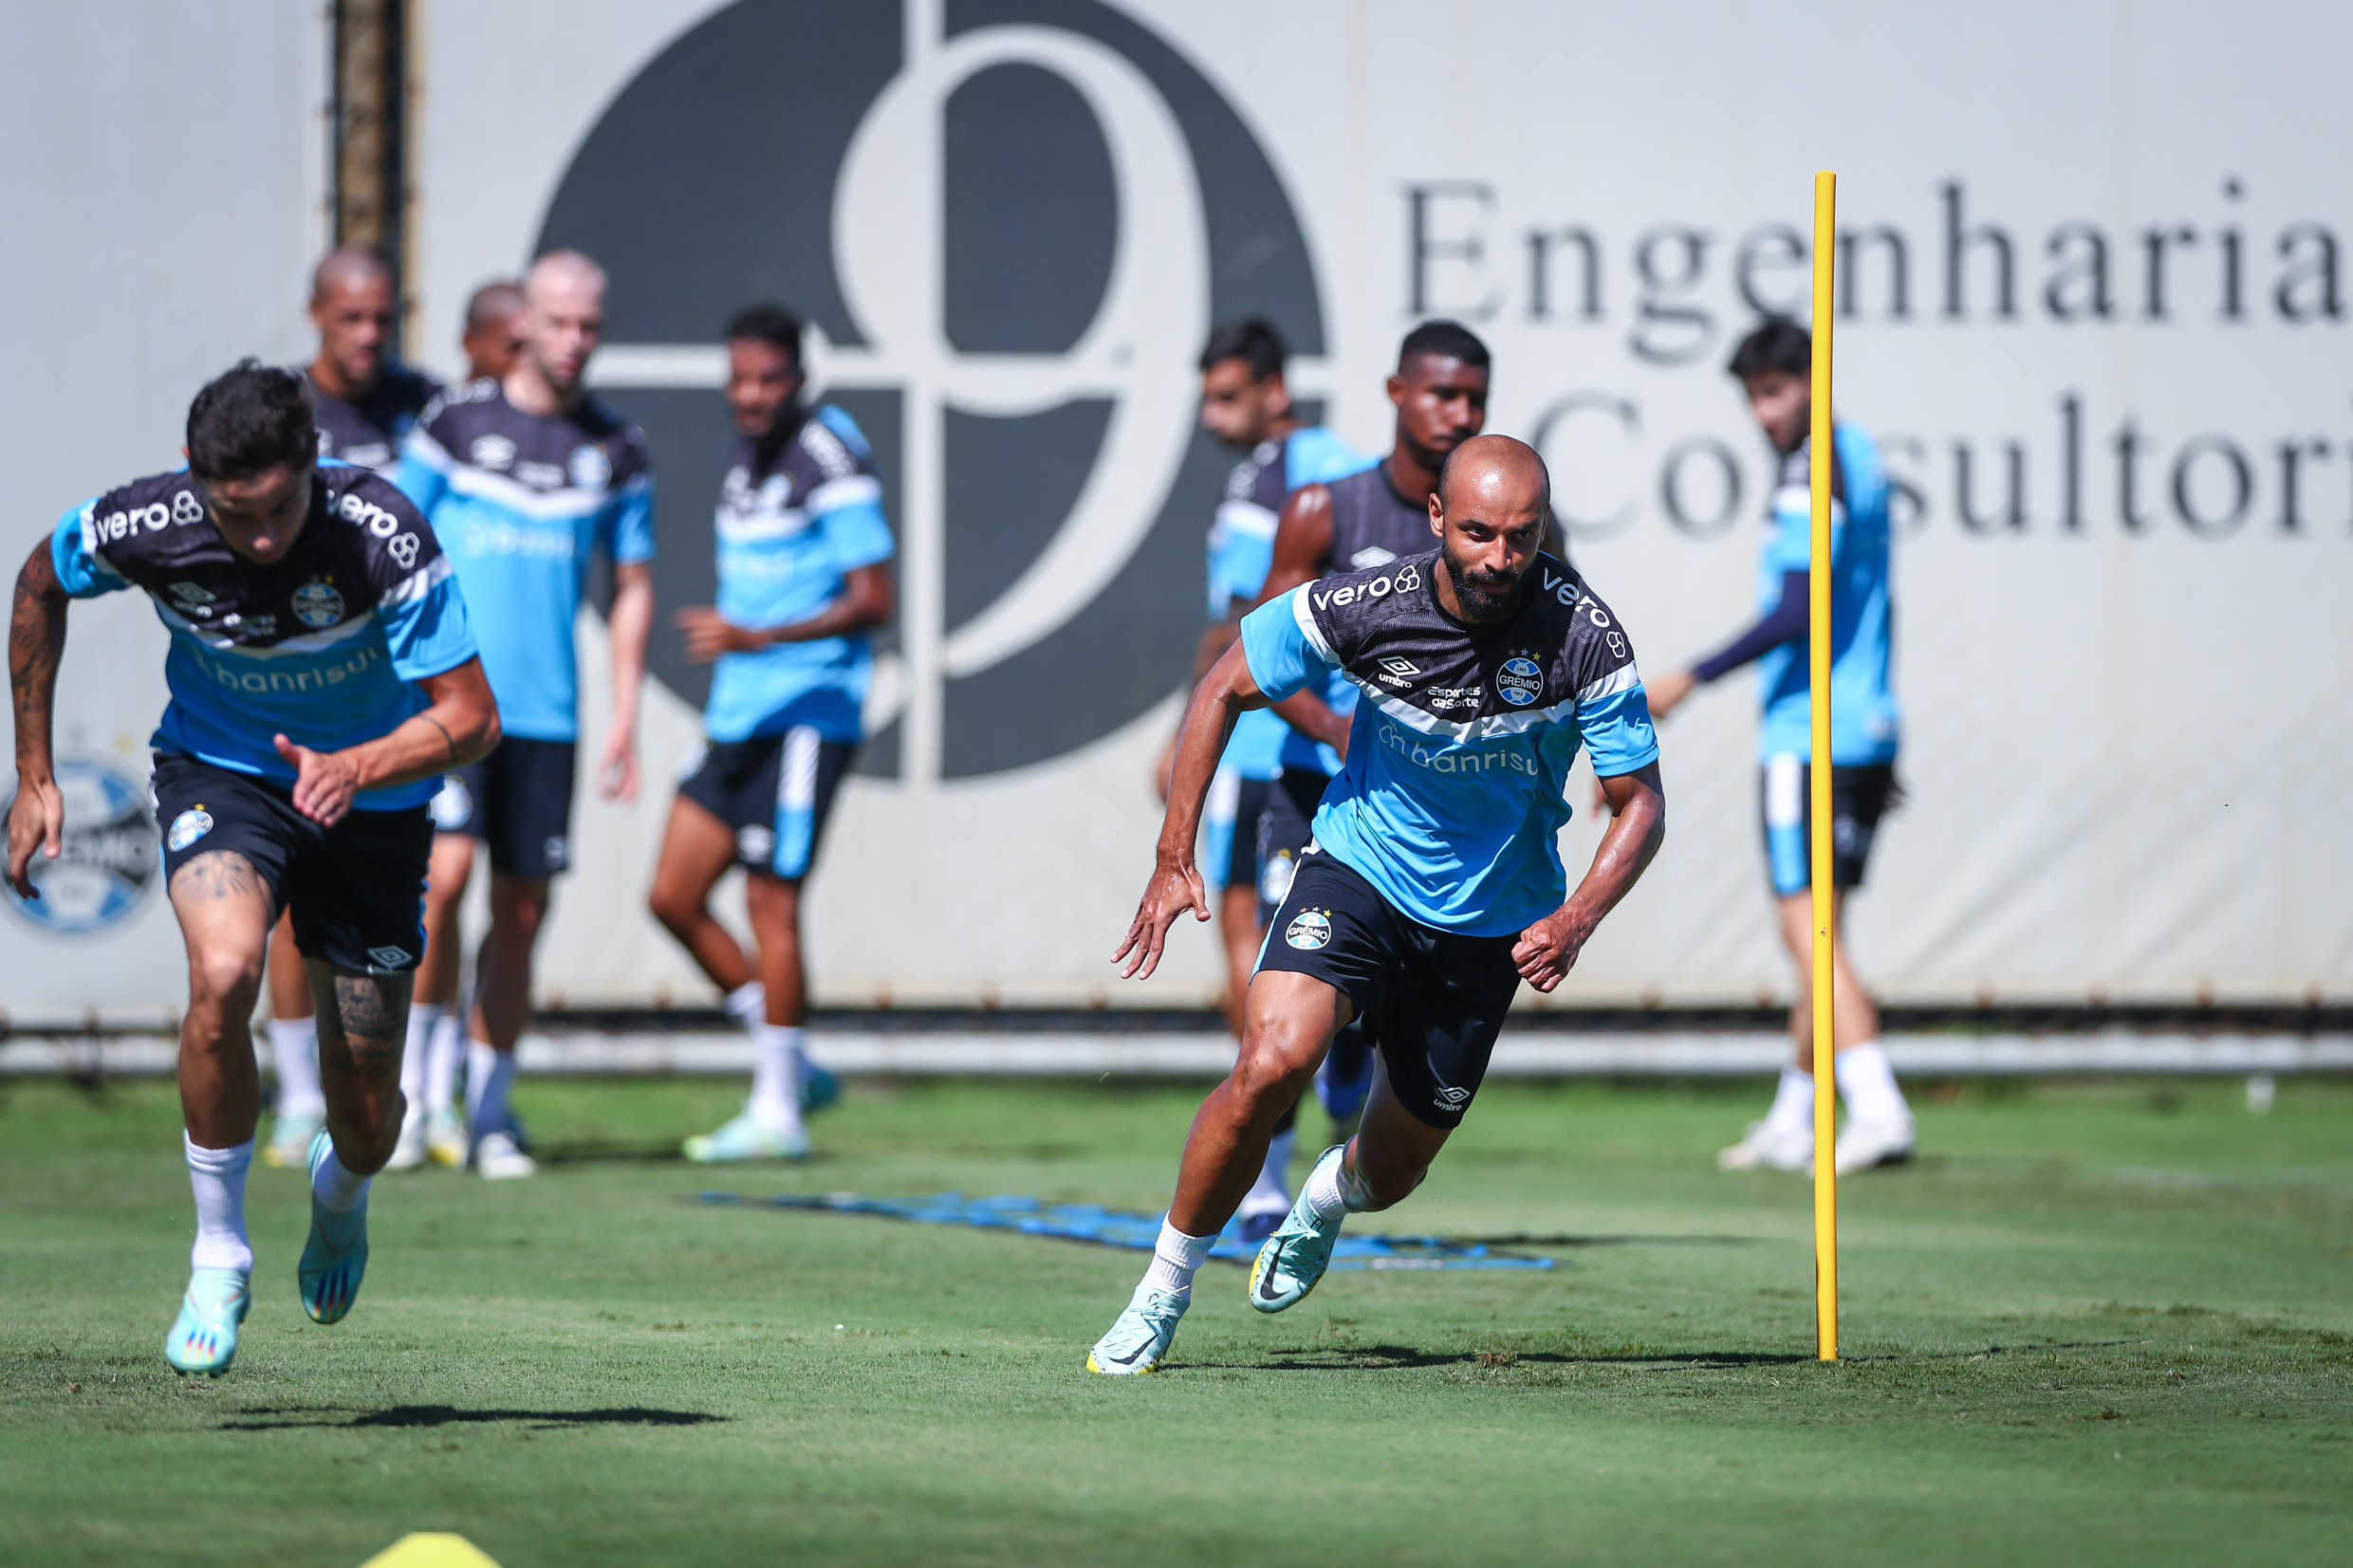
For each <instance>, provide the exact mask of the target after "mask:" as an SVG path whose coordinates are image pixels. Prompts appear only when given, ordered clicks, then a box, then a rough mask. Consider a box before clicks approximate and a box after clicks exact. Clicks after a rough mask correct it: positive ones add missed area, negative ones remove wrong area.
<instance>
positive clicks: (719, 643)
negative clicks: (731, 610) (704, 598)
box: [672, 605, 768, 664]
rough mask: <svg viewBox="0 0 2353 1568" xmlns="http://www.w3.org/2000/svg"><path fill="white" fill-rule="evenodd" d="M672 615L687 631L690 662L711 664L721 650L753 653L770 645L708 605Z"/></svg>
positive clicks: (681, 628) (677, 623)
mask: <svg viewBox="0 0 2353 1568" xmlns="http://www.w3.org/2000/svg"><path fill="white" fill-rule="evenodd" d="M672 619H673V620H674V621H675V622H676V625H677V628H678V630H679V631H681V632H684V633H685V634H686V657H687V662H689V663H690V664H709V663H710V662H711V661H712V660H713V659H715V658H717V657H718V656H719V655H721V654H754V653H757V652H759V651H760V650H761V649H762V648H765V647H767V646H768V643H767V641H766V640H765V639H763V638H760V637H757V636H754V635H753V634H751V633H750V632H747V631H745V630H744V629H743V628H742V627H740V626H738V625H736V624H735V623H734V622H733V621H732V620H729V619H728V618H726V617H725V616H722V615H720V614H719V612H718V611H716V610H714V609H712V608H711V607H710V606H709V605H702V606H700V607H698V608H695V609H691V610H680V611H679V612H678V613H677V614H676V616H674V617H672Z"/></svg>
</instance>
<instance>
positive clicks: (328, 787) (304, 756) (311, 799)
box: [269, 735, 360, 827]
mask: <svg viewBox="0 0 2353 1568" xmlns="http://www.w3.org/2000/svg"><path fill="white" fill-rule="evenodd" d="M269 739H270V744H271V745H272V746H275V747H277V748H278V755H279V756H281V757H284V758H285V759H286V760H287V762H289V763H292V764H293V765H294V809H295V810H297V811H299V812H301V813H302V814H303V815H304V816H306V817H307V818H309V819H310V820H311V821H314V822H316V823H318V824H319V825H320V826H321V827H333V826H334V825H335V824H336V823H337V822H340V821H343V818H344V817H345V816H347V815H349V813H350V811H351V798H352V797H353V796H354V795H357V794H359V793H360V765H359V764H358V763H355V762H353V761H352V760H351V758H350V756H349V754H348V753H346V752H342V751H313V750H311V749H310V747H306V746H296V745H295V744H294V743H293V742H292V741H289V740H287V738H286V737H285V736H284V735H272V736H271V737H270V738H269Z"/></svg>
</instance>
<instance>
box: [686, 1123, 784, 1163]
mask: <svg viewBox="0 0 2353 1568" xmlns="http://www.w3.org/2000/svg"><path fill="white" fill-rule="evenodd" d="M808 1152H809V1140H808V1134H807V1133H806V1132H804V1131H802V1130H801V1129H799V1128H797V1127H796V1128H794V1129H793V1130H792V1131H791V1132H789V1133H780V1132H777V1131H776V1130H775V1129H773V1128H770V1127H764V1126H762V1125H761V1124H760V1123H758V1122H756V1121H754V1120H752V1119H751V1113H750V1112H749V1111H747V1112H745V1113H744V1114H743V1115H742V1116H737V1117H736V1118H735V1119H734V1120H733V1121H731V1122H729V1123H728V1124H727V1125H726V1126H724V1127H722V1128H720V1129H719V1130H718V1131H717V1132H715V1133H697V1134H695V1136H693V1137H691V1138H689V1139H687V1140H686V1157H687V1158H688V1159H691V1160H693V1161H694V1162H695V1164H697V1165H727V1164H732V1163H733V1162H734V1161H737V1160H805V1159H806V1158H808Z"/></svg>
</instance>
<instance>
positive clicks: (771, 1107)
mask: <svg viewBox="0 0 2353 1568" xmlns="http://www.w3.org/2000/svg"><path fill="white" fill-rule="evenodd" d="M751 1041H752V1045H753V1048H754V1049H755V1050H756V1051H757V1052H758V1053H759V1054H758V1056H757V1057H756V1058H755V1059H754V1061H753V1063H752V1068H751V1107H750V1109H751V1119H752V1120H754V1121H756V1122H758V1123H759V1124H760V1125H761V1126H763V1127H765V1128H767V1129H768V1130H769V1132H771V1133H791V1132H797V1131H798V1130H799V1129H800V1126H801V1026H800V1025H799V1024H753V1025H752V1026H751Z"/></svg>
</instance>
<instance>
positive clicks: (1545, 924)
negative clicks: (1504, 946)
mask: <svg viewBox="0 0 2353 1568" xmlns="http://www.w3.org/2000/svg"><path fill="white" fill-rule="evenodd" d="M1592 934H1593V928H1592V927H1591V926H1589V925H1586V924H1585V923H1584V922H1583V921H1581V920H1578V919H1576V918H1574V917H1573V916H1571V915H1570V914H1569V913H1568V911H1566V910H1561V911H1559V912H1557V913H1552V914H1547V915H1546V916H1545V917H1544V918H1543V919H1541V920H1539V921H1537V922H1536V923H1535V924H1534V925H1532V926H1530V927H1529V928H1528V929H1527V930H1526V931H1524V932H1520V939H1519V941H1518V942H1516V943H1514V944H1513V945H1512V948H1511V962H1512V964H1513V965H1514V966H1516V967H1517V968H1518V969H1519V971H1520V978H1521V979H1522V980H1525V981H1527V982H1528V983H1529V985H1531V986H1533V987H1536V988H1537V989H1538V990H1540V991H1549V990H1551V989H1552V987H1555V986H1558V985H1559V984H1560V983H1561V982H1562V981H1564V980H1566V979H1567V978H1568V971H1569V970H1570V969H1573V968H1576V967H1577V954H1578V953H1579V952H1581V951H1583V950H1584V945H1585V941H1586V939H1587V938H1588V937H1590V936H1592Z"/></svg>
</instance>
